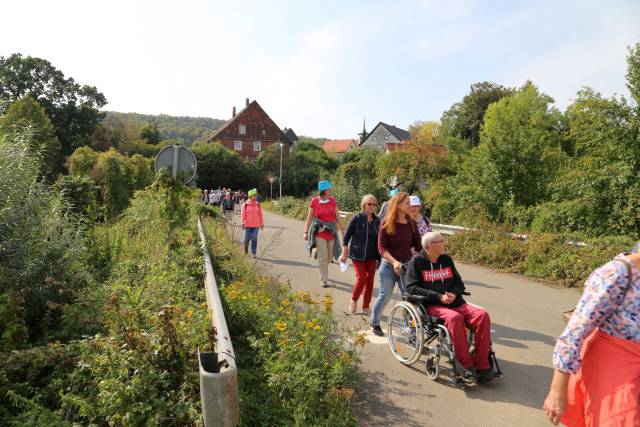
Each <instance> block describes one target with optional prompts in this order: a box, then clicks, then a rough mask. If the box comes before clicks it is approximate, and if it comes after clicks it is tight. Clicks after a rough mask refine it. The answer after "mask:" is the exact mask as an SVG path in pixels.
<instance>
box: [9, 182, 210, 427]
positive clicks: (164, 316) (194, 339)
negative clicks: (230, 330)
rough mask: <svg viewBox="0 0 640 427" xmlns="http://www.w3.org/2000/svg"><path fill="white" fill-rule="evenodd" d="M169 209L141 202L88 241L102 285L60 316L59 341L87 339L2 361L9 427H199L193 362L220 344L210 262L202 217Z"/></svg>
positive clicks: (154, 197)
mask: <svg viewBox="0 0 640 427" xmlns="http://www.w3.org/2000/svg"><path fill="white" fill-rule="evenodd" d="M179 194H180V197H181V198H186V197H190V192H188V191H187V192H181V193H179ZM166 199H167V195H166V194H165V193H164V192H163V191H158V190H157V189H153V188H150V189H149V190H146V191H140V192H137V193H136V195H135V196H134V198H133V199H132V201H131V205H130V206H129V208H128V209H127V210H126V211H125V212H124V213H123V214H122V216H121V217H120V219H119V221H118V222H116V223H114V224H112V225H108V224H105V225H99V226H97V227H96V228H95V229H94V230H93V231H92V232H90V233H89V232H87V236H86V239H87V240H88V241H90V242H91V245H90V248H91V249H89V250H88V254H89V255H90V257H88V258H89V259H87V260H86V261H85V263H86V264H85V265H86V267H85V268H86V269H87V270H89V271H91V272H93V274H94V275H95V277H96V278H99V279H101V280H100V282H98V283H95V284H94V286H91V287H86V286H85V287H84V288H81V289H80V290H79V291H78V292H77V293H76V296H75V299H74V301H73V303H70V304H68V305H66V306H65V307H62V308H61V311H62V313H63V314H62V325H63V328H62V329H63V333H61V334H60V335H62V336H63V338H69V337H76V338H80V337H81V336H86V335H89V337H88V338H85V339H82V340H78V341H68V340H65V341H63V342H62V343H53V342H49V343H48V344H47V345H46V346H35V347H32V348H30V349H25V350H13V351H6V352H3V353H2V354H0V395H2V396H3V399H2V400H0V424H1V425H27V424H28V425H42V424H43V423H44V424H51V425H70V424H82V425H89V424H93V425H171V426H175V425H177V426H181V425H196V424H198V423H199V422H200V413H201V410H200V396H199V384H198V381H199V380H198V364H197V358H196V354H195V352H196V349H197V348H198V347H199V348H200V349H201V350H204V351H207V350H211V349H212V340H213V337H214V334H213V331H212V328H211V321H210V318H209V314H208V311H207V305H206V302H205V300H206V298H205V292H204V287H203V274H202V263H203V261H202V256H201V253H200V250H199V247H198V244H197V232H196V224H195V221H194V218H195V215H193V213H194V211H193V210H188V212H189V213H190V214H191V215H188V216H187V218H190V219H191V220H188V221H182V220H180V218H176V217H175V216H172V215H171V214H167V213H166V212H163V210H164V209H165V206H167V205H170V204H171V203H170V202H167V200H166ZM179 210H180V209H178V210H175V211H174V215H175V213H176V212H178V211H179ZM170 222H173V224H174V234H173V236H172V238H173V240H171V241H170V240H169V236H168V234H167V232H166V230H167V229H168V228H169V223H170ZM2 301H3V300H2V299H0V313H3V314H0V315H7V307H9V308H11V306H9V305H8V304H6V302H7V301H6V300H5V301H4V302H5V304H2V303H1V302H2ZM5 397H7V398H8V399H5Z"/></svg>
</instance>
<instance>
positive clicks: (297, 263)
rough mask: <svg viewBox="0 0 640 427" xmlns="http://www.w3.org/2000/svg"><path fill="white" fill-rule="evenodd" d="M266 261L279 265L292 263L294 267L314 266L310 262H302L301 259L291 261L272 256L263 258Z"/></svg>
mask: <svg viewBox="0 0 640 427" xmlns="http://www.w3.org/2000/svg"><path fill="white" fill-rule="evenodd" d="M262 260H263V261H264V262H265V263H270V264H278V265H290V266H294V267H314V266H313V265H312V264H309V263H307V262H300V261H290V260H286V259H272V258H269V259H268V258H263V259H262Z"/></svg>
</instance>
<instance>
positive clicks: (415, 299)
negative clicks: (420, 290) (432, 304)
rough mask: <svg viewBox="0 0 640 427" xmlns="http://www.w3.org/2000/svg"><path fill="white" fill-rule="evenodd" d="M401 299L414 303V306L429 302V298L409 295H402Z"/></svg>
mask: <svg viewBox="0 0 640 427" xmlns="http://www.w3.org/2000/svg"><path fill="white" fill-rule="evenodd" d="M402 299H403V300H405V301H409V302H415V303H416V304H426V303H427V302H428V301H429V298H428V297H426V296H424V295H411V294H404V295H403V296H402Z"/></svg>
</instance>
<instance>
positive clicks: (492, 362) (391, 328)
mask: <svg viewBox="0 0 640 427" xmlns="http://www.w3.org/2000/svg"><path fill="white" fill-rule="evenodd" d="M464 295H470V293H469V292H465V293H464ZM426 300H427V298H426V297H424V296H422V295H409V294H407V293H404V294H403V296H402V301H400V302H398V303H397V304H395V305H394V306H393V308H392V309H391V312H390V313H389V317H388V319H387V337H388V338H389V347H390V348H391V352H392V353H393V355H394V356H395V358H396V359H398V360H399V361H400V362H401V363H403V364H405V365H407V366H410V365H413V364H414V363H416V362H417V361H418V360H419V359H420V357H421V356H422V355H423V354H424V355H425V357H426V360H425V368H426V373H427V377H429V378H430V379H432V380H434V381H435V380H437V379H438V377H439V376H440V359H441V358H442V356H445V357H447V358H448V361H449V363H450V364H451V367H452V371H453V377H454V379H455V383H456V384H457V385H459V386H462V385H464V383H465V381H464V377H463V372H464V368H463V367H462V366H461V365H460V362H458V361H457V360H456V354H455V350H454V348H453V341H452V340H451V334H450V333H449V330H448V329H447V328H446V327H445V325H444V320H443V319H441V318H439V317H435V316H431V315H429V314H428V313H427V311H426V309H425V308H424V303H425V302H426ZM467 339H468V342H469V352H470V353H471V355H472V356H473V354H474V352H475V348H474V343H473V331H471V330H469V331H468V336H467ZM489 366H490V367H491V369H492V371H493V378H494V379H501V378H502V371H500V366H499V365H498V359H497V358H496V355H495V353H494V351H493V346H492V345H491V344H490V345H489Z"/></svg>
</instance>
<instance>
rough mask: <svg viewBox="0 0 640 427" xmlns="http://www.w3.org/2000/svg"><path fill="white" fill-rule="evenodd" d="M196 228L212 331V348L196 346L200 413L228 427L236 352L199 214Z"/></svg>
mask: <svg viewBox="0 0 640 427" xmlns="http://www.w3.org/2000/svg"><path fill="white" fill-rule="evenodd" d="M198 232H199V234H200V245H201V246H202V252H203V254H204V264H205V272H206V275H205V288H206V293H207V305H208V307H209V312H210V313H211V323H212V325H213V327H214V328H215V331H216V351H215V352H202V353H201V352H200V349H198V364H199V371H200V400H201V402H202V416H203V418H204V425H205V426H206V427H212V426H223V427H227V426H229V427H232V426H235V425H237V424H238V423H239V421H240V403H239V398H238V368H237V366H236V356H235V353H234V351H233V345H232V344H231V336H230V334H229V328H228V327H227V321H226V319H225V317H224V312H223V310H222V301H221V300H220V294H219V293H218V285H217V283H216V278H215V276H214V275H213V266H212V265H211V258H210V257H209V251H208V250H207V245H206V239H205V235H204V228H203V227H202V222H201V221H200V218H198Z"/></svg>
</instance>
